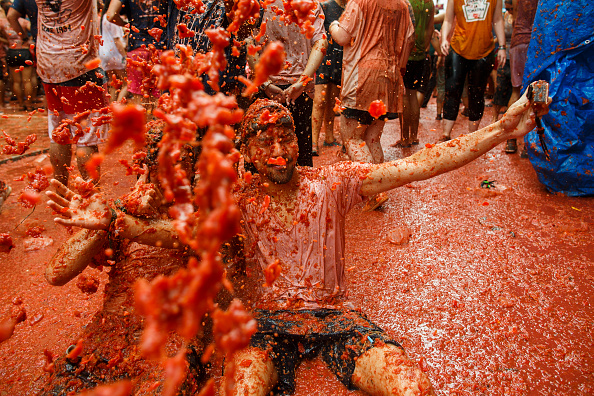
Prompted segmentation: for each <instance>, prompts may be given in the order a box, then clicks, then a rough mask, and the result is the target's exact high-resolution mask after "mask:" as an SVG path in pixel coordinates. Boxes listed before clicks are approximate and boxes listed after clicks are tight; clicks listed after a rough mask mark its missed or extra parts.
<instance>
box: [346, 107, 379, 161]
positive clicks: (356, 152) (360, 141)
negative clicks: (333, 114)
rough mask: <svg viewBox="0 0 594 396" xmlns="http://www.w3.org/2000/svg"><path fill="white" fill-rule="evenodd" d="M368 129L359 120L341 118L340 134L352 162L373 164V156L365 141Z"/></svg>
mask: <svg viewBox="0 0 594 396" xmlns="http://www.w3.org/2000/svg"><path fill="white" fill-rule="evenodd" d="M367 128H368V126H367V125H361V124H360V123H359V121H357V120H354V119H352V118H346V117H345V116H342V115H341V116H340V134H341V136H342V141H343V143H344V145H345V147H346V151H347V154H348V156H349V158H350V159H351V161H357V162H366V163H373V156H372V155H371V151H370V149H369V146H368V145H367V142H366V141H365V140H364V136H365V133H366V132H365V131H366V130H367Z"/></svg>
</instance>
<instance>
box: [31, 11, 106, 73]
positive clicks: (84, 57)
mask: <svg viewBox="0 0 594 396" xmlns="http://www.w3.org/2000/svg"><path fill="white" fill-rule="evenodd" d="M35 2H36V3H37V9H38V14H37V15H38V18H39V20H38V23H39V32H38V34H37V72H38V73H39V77H41V80H42V81H43V82H45V83H51V84H59V83H62V82H65V81H69V80H72V79H74V78H77V77H79V76H82V75H83V74H85V73H87V72H88V71H89V70H88V69H87V68H86V67H85V64H87V63H88V62H90V61H92V60H94V59H96V58H97V55H98V50H99V43H98V41H97V40H96V39H95V35H99V23H98V20H99V17H98V15H97V0H61V1H45V0H35Z"/></svg>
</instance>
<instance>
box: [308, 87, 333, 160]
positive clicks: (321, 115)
mask: <svg viewBox="0 0 594 396" xmlns="http://www.w3.org/2000/svg"><path fill="white" fill-rule="evenodd" d="M339 94H340V88H338V86H337V85H336V84H316V86H315V95H314V104H313V111H312V113H311V124H312V147H313V153H314V156H315V155H316V154H317V153H318V151H319V138H320V131H321V130H322V125H324V127H325V137H324V146H327V147H328V146H333V145H337V144H338V143H336V142H335V140H334V118H335V114H334V103H335V101H336V98H337V97H338V96H339Z"/></svg>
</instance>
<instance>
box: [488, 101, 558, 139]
mask: <svg viewBox="0 0 594 396" xmlns="http://www.w3.org/2000/svg"><path fill="white" fill-rule="evenodd" d="M552 101H553V99H551V98H548V100H547V103H535V102H533V101H531V100H529V99H528V90H526V91H524V94H523V95H522V97H521V98H520V99H518V100H517V101H516V102H515V103H514V104H512V105H511V106H510V107H509V109H508V110H507V111H506V112H505V114H504V115H503V117H502V118H501V120H499V122H500V125H501V127H502V128H503V130H504V131H505V133H506V134H507V135H508V136H507V139H512V138H520V137H522V136H524V135H525V134H527V133H528V132H530V131H531V130H533V129H534V128H535V127H536V120H535V118H536V116H537V115H538V116H539V117H541V116H543V115H545V114H547V113H548V112H549V105H550V104H551V102H552Z"/></svg>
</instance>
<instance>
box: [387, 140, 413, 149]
mask: <svg viewBox="0 0 594 396" xmlns="http://www.w3.org/2000/svg"><path fill="white" fill-rule="evenodd" d="M410 146H411V143H410V142H409V141H408V140H399V141H397V142H396V143H394V144H391V145H390V147H402V148H405V147H410Z"/></svg>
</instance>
